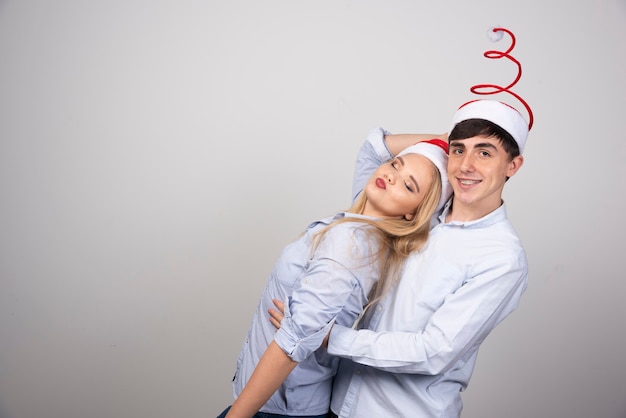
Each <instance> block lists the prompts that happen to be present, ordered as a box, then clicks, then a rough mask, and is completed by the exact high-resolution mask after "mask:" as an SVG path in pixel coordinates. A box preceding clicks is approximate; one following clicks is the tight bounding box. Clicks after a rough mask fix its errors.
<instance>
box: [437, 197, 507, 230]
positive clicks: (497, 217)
mask: <svg viewBox="0 0 626 418" xmlns="http://www.w3.org/2000/svg"><path fill="white" fill-rule="evenodd" d="M451 206H452V199H450V200H448V203H446V205H445V206H444V208H443V211H442V212H441V215H439V222H440V224H441V225H450V226H460V227H463V228H483V227H486V226H489V225H493V224H495V223H498V222H501V221H503V220H506V219H507V217H506V205H505V204H504V201H502V204H501V205H500V206H499V207H498V208H497V209H496V210H494V211H493V212H490V213H488V214H487V215H485V216H483V217H482V218H478V219H474V220H472V221H451V222H447V223H446V215H447V214H448V212H450V207H451Z"/></svg>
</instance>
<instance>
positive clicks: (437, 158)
mask: <svg viewBox="0 0 626 418" xmlns="http://www.w3.org/2000/svg"><path fill="white" fill-rule="evenodd" d="M442 142H443V141H442ZM444 144H445V143H444ZM405 154H419V155H423V156H424V157H426V158H428V159H429V160H430V161H431V162H432V163H433V164H435V167H437V170H439V175H440V177H441V197H440V198H439V203H438V204H437V210H436V212H439V211H440V210H441V209H442V208H443V206H444V205H445V204H446V202H447V201H448V199H450V196H452V186H451V185H450V182H449V181H448V153H447V152H446V151H444V149H443V148H442V147H441V146H439V145H435V144H432V143H430V142H427V141H424V142H418V143H417V144H415V145H411V146H410V147H407V148H405V149H404V150H402V151H401V152H400V153H399V154H398V156H402V155H405Z"/></svg>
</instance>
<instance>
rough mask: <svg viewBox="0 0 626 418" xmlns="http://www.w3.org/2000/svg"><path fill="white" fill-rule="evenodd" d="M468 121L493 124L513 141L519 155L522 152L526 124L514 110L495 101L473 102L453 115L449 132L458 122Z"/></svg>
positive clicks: (524, 142)
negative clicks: (475, 120)
mask: <svg viewBox="0 0 626 418" xmlns="http://www.w3.org/2000/svg"><path fill="white" fill-rule="evenodd" d="M468 119H485V120H488V121H490V122H493V123H495V124H496V125H498V126H499V127H501V128H502V129H504V130H505V131H507V132H508V133H509V134H510V135H511V136H512V137H513V139H515V142H517V145H518V147H519V151H520V154H522V153H523V152H524V147H525V146H526V139H527V138H528V124H527V123H526V121H525V120H524V118H523V117H522V115H521V114H520V113H519V112H518V111H517V110H516V109H515V108H513V107H511V106H509V105H507V104H506V103H502V102H499V101H496V100H475V101H472V102H468V103H465V104H464V105H463V106H461V107H460V108H459V109H458V110H457V112H456V113H455V114H454V117H453V118H452V127H451V128H450V131H449V132H452V130H453V129H454V127H455V126H456V125H457V124H458V123H459V122H463V121H464V120H468Z"/></svg>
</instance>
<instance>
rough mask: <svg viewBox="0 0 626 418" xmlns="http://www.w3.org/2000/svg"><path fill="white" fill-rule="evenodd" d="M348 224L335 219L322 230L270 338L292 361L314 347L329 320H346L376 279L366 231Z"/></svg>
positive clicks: (360, 305) (348, 321)
mask: <svg viewBox="0 0 626 418" xmlns="http://www.w3.org/2000/svg"><path fill="white" fill-rule="evenodd" d="M351 224H353V223H341V224H337V225H334V226H332V227H331V229H329V230H328V232H327V233H326V235H325V236H324V238H323V239H322V241H321V242H320V244H319V247H318V248H317V250H316V252H315V254H314V255H313V257H312V258H311V260H310V263H309V265H308V267H307V270H306V273H305V276H304V277H303V279H302V281H301V285H300V287H298V288H297V289H295V290H294V293H293V294H292V296H291V298H290V299H289V301H288V303H287V304H286V306H285V316H284V319H283V321H282V323H281V328H280V329H279V330H278V331H277V332H276V334H275V336H274V341H276V343H277V344H278V345H279V346H280V347H281V349H282V350H283V351H285V353H287V355H289V357H291V358H292V360H294V361H297V362H301V361H302V360H304V359H305V358H307V357H308V356H309V355H311V354H312V353H313V352H314V351H315V350H317V349H318V348H319V347H320V346H321V344H322V341H323V339H324V337H325V336H326V334H327V333H328V331H329V330H330V328H331V327H332V326H333V324H334V323H335V322H337V323H342V324H344V325H346V324H348V325H349V324H351V323H352V321H354V319H355V318H356V317H357V315H358V314H359V313H360V312H361V311H362V309H363V305H365V304H366V303H367V294H368V293H369V291H370V289H371V287H372V285H373V283H374V281H375V280H376V279H377V274H376V273H375V268H374V265H373V264H372V262H371V259H370V257H371V255H370V254H372V248H371V247H370V245H369V243H368V241H367V240H368V237H369V235H364V234H366V233H365V229H362V228H359V227H355V225H351ZM360 225H364V224H362V223H361V224H360Z"/></svg>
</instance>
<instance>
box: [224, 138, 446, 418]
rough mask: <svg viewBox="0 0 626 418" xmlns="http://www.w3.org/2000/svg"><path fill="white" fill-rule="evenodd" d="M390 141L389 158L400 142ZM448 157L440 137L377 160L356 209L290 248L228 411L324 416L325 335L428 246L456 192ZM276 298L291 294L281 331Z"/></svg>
mask: <svg viewBox="0 0 626 418" xmlns="http://www.w3.org/2000/svg"><path fill="white" fill-rule="evenodd" d="M412 139H413V138H411V140H412ZM399 143H400V142H399ZM372 146H373V144H371V143H368V142H367V141H366V143H365V144H364V148H366V147H369V148H370V149H372V150H373V148H372ZM384 146H385V149H386V151H387V153H388V154H391V155H393V154H395V152H394V150H395V149H397V147H398V145H397V144H396V145H395V146H394V145H393V144H384ZM372 152H374V151H372ZM362 154H363V148H362V151H361V153H360V155H362ZM447 158H448V156H447V144H446V143H445V142H444V141H441V140H437V139H434V140H431V141H425V142H420V143H418V144H415V145H412V146H410V147H408V148H406V149H405V150H403V151H402V152H400V153H398V155H397V156H396V157H395V158H393V159H392V160H391V161H388V162H386V163H384V164H381V165H380V166H379V167H378V169H377V170H376V171H375V172H374V173H373V175H372V176H371V177H370V178H369V180H368V181H367V183H366V185H365V187H364V188H363V192H362V193H361V194H360V195H359V197H358V198H357V199H356V200H355V203H354V204H353V206H352V207H351V208H350V209H348V210H347V211H345V212H341V213H338V214H336V215H335V216H333V217H330V218H326V219H322V220H319V221H316V222H313V223H312V224H310V225H309V227H308V228H307V229H306V231H305V233H304V234H303V235H302V236H301V237H300V238H299V239H298V240H297V241H295V242H293V243H291V244H289V245H288V246H287V247H285V249H284V250H283V252H282V254H281V256H280V258H279V260H278V262H277V263H276V265H275V267H274V269H273V271H272V273H271V274H270V277H269V280H268V283H267V285H266V287H265V289H264V291H263V295H262V297H261V300H260V302H259V305H258V308H257V312H256V314H255V317H254V319H253V321H252V324H251V326H250V329H249V331H248V334H247V337H246V339H245V341H244V344H243V346H242V349H241V352H240V355H239V358H238V360H237V371H236V374H235V377H234V380H233V391H234V395H235V398H236V400H235V402H234V403H233V405H232V406H231V407H229V408H227V409H226V410H225V411H224V412H222V414H221V415H220V417H224V416H227V417H229V418H232V417H253V416H256V417H263V418H266V417H282V418H284V417H315V418H318V417H319V418H321V417H326V414H327V412H328V411H329V404H330V394H331V389H332V379H333V376H334V374H335V371H336V367H337V359H336V358H333V357H330V356H328V355H327V353H326V350H325V348H324V347H323V341H324V338H325V336H326V335H327V334H328V331H329V330H330V328H331V327H332V326H333V324H335V323H337V324H341V325H346V326H350V325H352V324H353V323H354V321H355V319H356V318H357V317H358V315H359V314H360V313H361V312H362V311H363V310H364V307H366V306H367V305H368V303H369V304H371V303H372V302H373V301H375V300H377V299H378V298H380V297H381V296H382V295H383V294H384V293H385V292H386V290H387V289H389V288H390V287H391V285H392V284H393V282H394V280H395V279H396V278H397V277H398V276H399V273H400V268H401V264H402V261H403V260H404V259H405V258H406V257H407V256H408V255H409V254H411V253H412V252H414V251H417V250H419V249H420V248H422V246H423V245H424V244H425V242H426V240H427V238H428V231H429V229H430V222H431V218H432V216H433V214H434V213H435V212H436V211H439V210H440V209H441V207H443V204H444V203H445V201H446V200H447V199H448V198H449V196H450V192H449V190H450V187H449V184H448V181H447V175H446V164H447ZM442 189H443V193H442ZM276 299H278V300H285V301H288V302H287V303H286V304H285V318H284V320H283V321H282V324H281V328H280V329H279V330H278V331H276V330H275V328H274V327H273V326H272V324H271V323H270V321H269V319H268V318H267V315H266V313H267V311H268V310H269V309H270V308H272V307H273V300H276ZM296 366H297V367H296ZM257 411H260V412H258V413H257ZM255 414H256V415H255Z"/></svg>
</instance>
